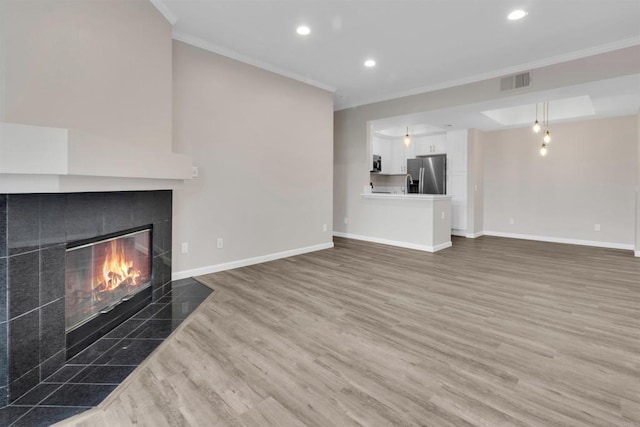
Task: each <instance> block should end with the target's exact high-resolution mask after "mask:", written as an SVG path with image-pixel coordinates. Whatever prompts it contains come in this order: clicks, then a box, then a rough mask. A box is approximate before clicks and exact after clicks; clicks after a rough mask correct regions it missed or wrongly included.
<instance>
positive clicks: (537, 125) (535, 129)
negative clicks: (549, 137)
mask: <svg viewBox="0 0 640 427" xmlns="http://www.w3.org/2000/svg"><path fill="white" fill-rule="evenodd" d="M533 132H534V133H538V132H540V123H539V122H538V103H537V102H536V121H535V122H533Z"/></svg>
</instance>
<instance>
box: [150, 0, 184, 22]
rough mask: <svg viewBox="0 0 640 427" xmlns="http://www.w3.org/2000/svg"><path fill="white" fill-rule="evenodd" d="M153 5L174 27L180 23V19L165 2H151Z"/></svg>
mask: <svg viewBox="0 0 640 427" xmlns="http://www.w3.org/2000/svg"><path fill="white" fill-rule="evenodd" d="M149 1H150V2H151V4H152V5H154V6H155V8H156V9H158V12H160V13H161V14H162V16H164V19H166V20H167V21H169V24H171V26H172V27H173V26H174V25H176V22H178V17H177V16H176V15H175V14H174V13H173V12H172V11H171V9H169V6H167V5H166V4H165V2H164V1H163V0H149Z"/></svg>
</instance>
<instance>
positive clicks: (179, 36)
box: [173, 30, 336, 93]
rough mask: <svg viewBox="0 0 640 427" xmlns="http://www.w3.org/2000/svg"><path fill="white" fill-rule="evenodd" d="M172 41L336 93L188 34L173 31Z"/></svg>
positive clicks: (308, 79) (326, 85)
mask: <svg viewBox="0 0 640 427" xmlns="http://www.w3.org/2000/svg"><path fill="white" fill-rule="evenodd" d="M173 39H174V40H178V41H180V42H183V43H187V44H190V45H192V46H195V47H199V48H200V49H204V50H207V51H209V52H213V53H216V54H218V55H222V56H226V57H227V58H231V59H235V60H236V61H240V62H243V63H245V64H249V65H252V66H254V67H257V68H261V69H263V70H266V71H270V72H272V73H275V74H279V75H281V76H283V77H287V78H289V79H293V80H297V81H299V82H302V83H305V84H308V85H310V86H314V87H317V88H319V89H323V90H326V91H328V92H332V93H333V92H335V91H336V88H335V87H333V86H331V85H328V84H325V83H322V82H318V81H315V80H313V79H310V78H308V77H306V76H303V75H301V74H297V73H293V72H291V71H287V70H285V69H283V68H280V67H277V66H275V65H272V64H269V63H267V62H263V61H260V60H257V59H254V58H251V57H249V56H246V55H243V54H240V53H238V52H235V51H233V50H230V49H227V48H224V47H222V46H217V45H214V44H213V43H209V42H208V41H206V40H203V39H201V38H198V37H194V36H191V35H189V34H185V33H182V32H180V31H175V30H174V31H173Z"/></svg>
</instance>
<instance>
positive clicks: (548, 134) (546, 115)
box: [542, 101, 551, 144]
mask: <svg viewBox="0 0 640 427" xmlns="http://www.w3.org/2000/svg"><path fill="white" fill-rule="evenodd" d="M544 128H545V129H546V131H545V133H544V138H543V139H542V140H543V141H544V143H545V144H548V143H550V142H551V132H549V101H547V102H545V103H544Z"/></svg>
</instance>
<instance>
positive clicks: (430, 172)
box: [407, 154, 447, 194]
mask: <svg viewBox="0 0 640 427" xmlns="http://www.w3.org/2000/svg"><path fill="white" fill-rule="evenodd" d="M407 173H409V175H411V178H412V179H413V184H412V185H410V186H409V192H410V193H419V194H447V155H446V154H436V155H433V156H420V157H416V158H415V159H408V160H407Z"/></svg>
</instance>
